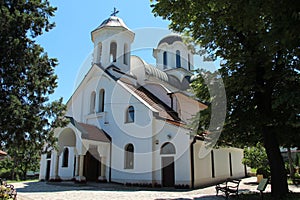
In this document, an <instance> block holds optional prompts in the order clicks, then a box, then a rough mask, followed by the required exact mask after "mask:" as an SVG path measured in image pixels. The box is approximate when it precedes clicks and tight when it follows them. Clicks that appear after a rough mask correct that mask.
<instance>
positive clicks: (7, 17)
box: [0, 0, 65, 163]
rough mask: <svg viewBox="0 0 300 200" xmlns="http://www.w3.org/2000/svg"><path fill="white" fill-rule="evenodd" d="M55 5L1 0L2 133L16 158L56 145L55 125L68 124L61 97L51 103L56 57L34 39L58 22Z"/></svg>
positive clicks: (3, 141)
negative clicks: (29, 151)
mask: <svg viewBox="0 0 300 200" xmlns="http://www.w3.org/2000/svg"><path fill="white" fill-rule="evenodd" d="M55 10H56V8H54V7H52V6H50V4H49V2H48V1H47V0H17V1H13V0H5V1H1V2H0V46H1V51H0V107H1V112H0V138H1V146H2V148H4V149H6V150H7V151H8V153H9V155H10V156H11V157H12V158H13V159H17V160H15V162H16V163H20V162H22V158H23V156H24V153H25V152H24V151H23V150H26V148H28V149H30V150H32V148H33V149H34V150H36V151H41V149H42V147H43V145H44V144H45V143H49V144H53V143H54V142H55V139H54V136H53V132H52V130H53V128H55V127H57V126H63V125H64V124H65V121H64V120H62V117H63V116H64V112H65V106H64V105H63V104H62V99H60V100H57V101H54V102H49V95H51V94H52V93H53V92H54V89H55V88H56V87H57V76H56V75H55V74H54V68H55V67H56V66H57V60H56V59H54V58H49V57H48V55H47V53H46V52H45V51H44V49H43V48H42V47H41V46H40V45H38V44H37V43H36V42H35V38H36V37H38V36H40V35H42V34H43V33H44V32H45V31H46V32H47V31H49V30H50V29H52V28H53V27H54V23H52V22H50V21H49V18H50V17H53V16H54V12H55ZM28 145H29V146H30V148H29V146H28ZM20 152H22V153H20Z"/></svg>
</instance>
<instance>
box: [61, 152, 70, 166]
mask: <svg viewBox="0 0 300 200" xmlns="http://www.w3.org/2000/svg"><path fill="white" fill-rule="evenodd" d="M68 164H69V149H68V148H65V149H64V152H63V159H62V167H68Z"/></svg>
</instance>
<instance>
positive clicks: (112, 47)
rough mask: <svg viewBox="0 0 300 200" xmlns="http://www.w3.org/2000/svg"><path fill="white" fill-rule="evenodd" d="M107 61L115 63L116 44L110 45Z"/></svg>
mask: <svg viewBox="0 0 300 200" xmlns="http://www.w3.org/2000/svg"><path fill="white" fill-rule="evenodd" d="M109 61H110V62H116V61H117V43H116V42H111V43H110V53H109Z"/></svg>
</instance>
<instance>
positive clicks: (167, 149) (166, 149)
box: [160, 142, 176, 154]
mask: <svg viewBox="0 0 300 200" xmlns="http://www.w3.org/2000/svg"><path fill="white" fill-rule="evenodd" d="M160 154H176V150H175V146H174V145H173V144H172V143H170V142H166V143H164V144H163V145H162V146H161V149H160Z"/></svg>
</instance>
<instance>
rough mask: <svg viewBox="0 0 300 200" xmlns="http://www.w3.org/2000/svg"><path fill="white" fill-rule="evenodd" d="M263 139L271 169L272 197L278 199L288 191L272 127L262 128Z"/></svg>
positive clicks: (281, 159)
mask: <svg viewBox="0 0 300 200" xmlns="http://www.w3.org/2000/svg"><path fill="white" fill-rule="evenodd" d="M263 139H264V145H265V148H266V152H267V155H268V160H269V164H270V169H271V193H272V197H273V199H280V198H281V197H284V196H285V195H286V194H287V193H288V185H287V176H286V171H285V167H284V162H283V158H282V156H281V153H280V150H279V145H278V142H277V138H276V135H275V133H274V132H273V131H272V128H270V127H264V128H263Z"/></svg>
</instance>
